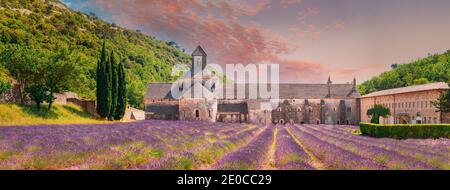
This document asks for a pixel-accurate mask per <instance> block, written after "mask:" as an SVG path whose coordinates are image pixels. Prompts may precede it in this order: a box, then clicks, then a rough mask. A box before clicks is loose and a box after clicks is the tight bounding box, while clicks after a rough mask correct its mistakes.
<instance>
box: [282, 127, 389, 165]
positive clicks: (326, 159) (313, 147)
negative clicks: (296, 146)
mask: <svg viewBox="0 0 450 190" xmlns="http://www.w3.org/2000/svg"><path fill="white" fill-rule="evenodd" d="M288 128H289V130H291V131H292V133H293V134H294V135H295V136H296V137H297V139H299V140H300V141H301V143H303V144H304V146H305V147H306V148H307V149H308V150H309V151H311V152H312V153H313V154H314V155H315V156H316V157H317V158H318V159H319V160H320V161H321V162H322V163H323V164H324V165H325V167H326V169H351V170H355V169H386V167H385V166H383V165H381V164H379V163H377V162H375V161H373V160H371V159H367V158H365V157H362V156H360V155H357V154H354V153H352V152H350V151H347V150H344V149H342V148H340V147H338V146H336V145H334V144H331V143H328V142H325V141H323V140H321V139H319V138H317V137H315V136H313V135H310V134H308V133H305V132H304V131H301V130H299V129H298V128H297V127H295V126H288Z"/></svg>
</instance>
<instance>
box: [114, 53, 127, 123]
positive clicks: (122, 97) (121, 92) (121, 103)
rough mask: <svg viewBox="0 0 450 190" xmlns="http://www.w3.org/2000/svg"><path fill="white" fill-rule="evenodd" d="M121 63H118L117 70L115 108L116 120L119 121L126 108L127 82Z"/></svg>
mask: <svg viewBox="0 0 450 190" xmlns="http://www.w3.org/2000/svg"><path fill="white" fill-rule="evenodd" d="M123 62H124V61H121V62H120V63H119V66H118V68H117V76H118V81H117V83H118V84H117V108H116V115H115V119H116V120H121V119H122V118H123V116H124V115H125V110H126V107H127V97H126V96H127V91H126V90H127V87H126V85H127V81H126V76H125V69H124V67H123Z"/></svg>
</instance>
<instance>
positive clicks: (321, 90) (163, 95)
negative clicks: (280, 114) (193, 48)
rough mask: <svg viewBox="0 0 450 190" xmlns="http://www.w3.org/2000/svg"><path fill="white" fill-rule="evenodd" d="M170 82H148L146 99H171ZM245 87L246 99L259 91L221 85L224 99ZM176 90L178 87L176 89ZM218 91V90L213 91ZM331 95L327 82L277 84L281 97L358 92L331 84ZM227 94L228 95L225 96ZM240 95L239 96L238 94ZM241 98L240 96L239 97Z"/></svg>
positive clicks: (252, 86) (234, 96) (342, 95)
mask: <svg viewBox="0 0 450 190" xmlns="http://www.w3.org/2000/svg"><path fill="white" fill-rule="evenodd" d="M171 86H172V84H171V83H150V84H149V85H148V91H147V94H146V98H147V99H173V97H172V96H171V93H170V90H171V88H172V87H171ZM241 88H242V89H245V95H244V96H245V98H244V99H248V98H249V96H250V92H252V93H255V92H259V87H258V85H257V84H234V90H233V86H232V85H225V86H224V87H223V91H222V93H223V97H224V99H237V97H238V95H237V90H238V89H241ZM176 90H178V89H176ZM215 92H216V93H218V92H219V91H215ZM330 92H331V96H330V97H327V95H328V87H327V84H294V83H292V84H290V83H283V84H279V97H280V98H281V99H289V98H297V99H321V98H339V99H344V98H358V97H360V95H359V93H358V92H357V91H356V90H354V89H353V85H352V84H331V88H330ZM227 95H228V96H227ZM239 97H240V96H239ZM239 99H241V98H239Z"/></svg>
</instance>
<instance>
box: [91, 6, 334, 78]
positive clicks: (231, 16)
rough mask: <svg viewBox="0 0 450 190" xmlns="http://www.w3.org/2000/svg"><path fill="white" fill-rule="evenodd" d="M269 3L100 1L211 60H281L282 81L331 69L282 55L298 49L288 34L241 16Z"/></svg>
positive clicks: (130, 22) (118, 15)
mask: <svg viewBox="0 0 450 190" xmlns="http://www.w3.org/2000/svg"><path fill="white" fill-rule="evenodd" d="M282 2H283V1H282ZM252 3H253V4H252ZM270 3H271V1H268V0H245V1H213V0H211V1H209V0H207V1H200V0H193V1H177V0H153V1H147V0H134V1H122V0H110V1H106V0H97V5H98V7H101V8H105V9H107V11H109V12H111V15H114V17H113V18H114V19H115V20H116V21H117V22H119V23H121V24H124V25H125V26H129V27H135V26H139V28H140V29H141V30H142V31H145V32H146V33H148V34H150V35H154V36H164V37H166V38H169V39H172V40H174V41H176V42H178V43H179V44H181V45H182V46H184V47H191V48H194V47H196V46H197V45H199V44H200V45H202V46H203V47H204V49H206V51H207V53H208V59H209V60H210V61H209V62H210V63H218V64H227V63H233V64H236V63H241V64H249V63H261V62H271V63H279V64H280V69H281V71H282V76H283V77H282V80H286V81H288V80H290V81H292V80H298V79H299V78H301V79H302V81H314V80H317V79H319V78H323V76H324V75H327V73H328V72H330V71H331V70H330V69H329V68H326V67H325V66H323V65H321V64H317V63H311V62H307V61H301V60H286V59H283V58H282V57H283V55H284V54H289V53H291V52H292V51H293V48H294V46H293V45H291V44H290V43H289V40H288V39H286V37H284V36H281V35H279V34H277V33H274V32H272V31H270V30H268V29H266V28H263V27H261V26H260V25H258V24H256V23H251V22H244V21H242V20H241V19H240V17H252V16H255V15H257V14H260V13H261V12H263V11H265V10H266V9H268V8H269V7H270ZM284 3H287V4H289V3H299V1H284ZM306 13H307V15H309V16H313V15H316V14H318V13H317V10H313V9H311V10H309V11H307V12H306ZM337 24H339V23H337ZM293 30H295V29H293ZM299 31H300V30H299ZM308 33H309V35H311V34H314V35H320V31H318V29H316V28H315V25H310V26H309V28H308V32H307V34H308ZM303 35H304V34H303ZM191 50H192V49H191Z"/></svg>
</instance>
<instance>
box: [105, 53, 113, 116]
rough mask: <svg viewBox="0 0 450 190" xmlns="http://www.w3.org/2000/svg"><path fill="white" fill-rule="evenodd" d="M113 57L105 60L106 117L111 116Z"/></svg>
mask: <svg viewBox="0 0 450 190" xmlns="http://www.w3.org/2000/svg"><path fill="white" fill-rule="evenodd" d="M110 59H111V58H108V60H107V61H106V62H105V63H106V66H105V86H106V88H105V90H106V91H105V94H106V95H105V103H106V104H105V117H108V116H110V114H111V108H112V107H111V106H112V72H111V61H110Z"/></svg>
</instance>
